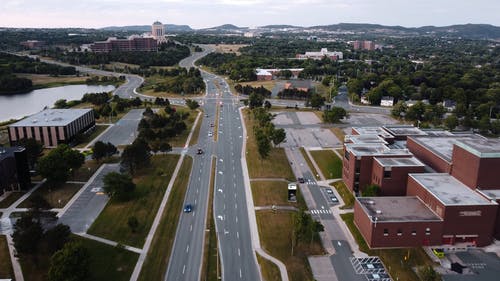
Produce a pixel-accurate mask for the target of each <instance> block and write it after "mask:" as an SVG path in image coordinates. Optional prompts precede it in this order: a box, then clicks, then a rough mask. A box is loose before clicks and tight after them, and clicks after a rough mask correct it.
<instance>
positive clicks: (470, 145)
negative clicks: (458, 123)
mask: <svg viewBox="0 0 500 281" xmlns="http://www.w3.org/2000/svg"><path fill="white" fill-rule="evenodd" d="M455 145H457V146H459V147H461V148H463V149H465V150H467V151H469V152H470V153H472V154H474V155H476V156H478V157H480V158H499V157H500V139H478V140H474V141H472V140H470V139H464V140H462V139H461V140H459V141H457V142H456V143H455Z"/></svg>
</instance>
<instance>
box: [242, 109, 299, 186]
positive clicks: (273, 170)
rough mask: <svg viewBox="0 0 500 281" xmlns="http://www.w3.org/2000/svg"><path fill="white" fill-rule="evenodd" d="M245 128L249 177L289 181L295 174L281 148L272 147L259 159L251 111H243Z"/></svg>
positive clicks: (293, 178) (292, 179)
mask: <svg viewBox="0 0 500 281" xmlns="http://www.w3.org/2000/svg"><path fill="white" fill-rule="evenodd" d="M243 116H244V118H245V127H246V129H247V136H248V139H247V147H246V153H247V164H248V173H249V174H250V178H285V179H288V180H291V181H294V180H295V176H294V174H293V172H292V168H291V167H290V163H289V162H288V158H287V157H286V154H285V150H284V149H283V148H276V147H274V148H272V149H271V152H270V153H269V156H268V157H267V158H266V159H261V158H260V156H259V154H258V152H257V143H256V141H255V136H254V133H253V127H254V120H253V116H252V115H251V112H250V111H248V110H244V111H243Z"/></svg>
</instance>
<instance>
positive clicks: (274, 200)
mask: <svg viewBox="0 0 500 281" xmlns="http://www.w3.org/2000/svg"><path fill="white" fill-rule="evenodd" d="M252 196H253V201H254V204H255V206H270V205H278V206H284V205H289V206H295V207H297V208H299V207H303V208H305V209H307V207H306V205H305V201H304V198H303V197H302V193H300V189H299V192H298V193H297V202H288V183H286V182H282V181H254V182H252Z"/></svg>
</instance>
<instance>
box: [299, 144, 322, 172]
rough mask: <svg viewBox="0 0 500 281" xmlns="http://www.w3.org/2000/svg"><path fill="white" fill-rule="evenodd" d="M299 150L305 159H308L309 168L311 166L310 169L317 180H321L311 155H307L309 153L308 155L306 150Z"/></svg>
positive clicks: (301, 148)
mask: <svg viewBox="0 0 500 281" xmlns="http://www.w3.org/2000/svg"><path fill="white" fill-rule="evenodd" d="M299 149H300V153H302V156H303V157H304V159H306V163H307V166H309V169H310V170H311V172H312V173H313V175H314V177H315V178H316V180H320V177H319V173H318V170H316V168H315V167H314V165H313V163H312V161H311V158H309V155H307V153H306V150H305V148H303V147H300V148H299Z"/></svg>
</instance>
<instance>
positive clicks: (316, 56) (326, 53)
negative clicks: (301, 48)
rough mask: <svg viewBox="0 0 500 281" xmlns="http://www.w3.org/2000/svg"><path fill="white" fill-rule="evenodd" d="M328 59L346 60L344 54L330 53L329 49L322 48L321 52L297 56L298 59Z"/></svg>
mask: <svg viewBox="0 0 500 281" xmlns="http://www.w3.org/2000/svg"><path fill="white" fill-rule="evenodd" d="M325 57H326V58H328V59H331V60H341V59H343V58H344V54H343V53H342V52H330V51H328V49H327V48H322V49H321V50H320V51H319V52H305V53H304V54H297V56H296V58H297V59H304V60H305V59H313V60H321V59H323V58H325Z"/></svg>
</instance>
